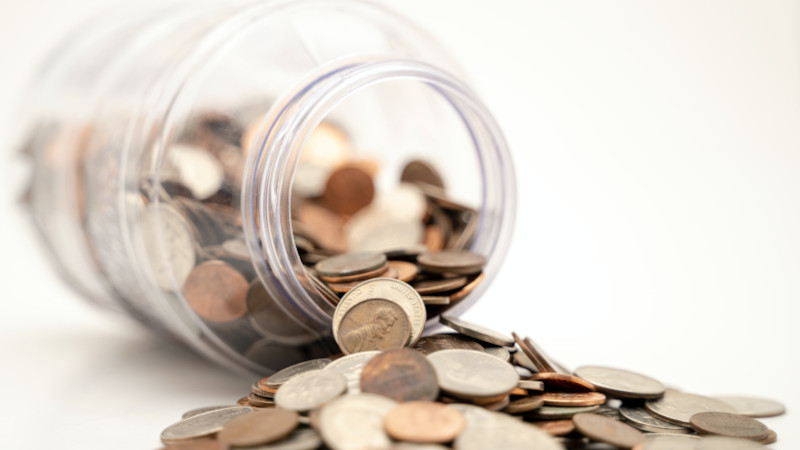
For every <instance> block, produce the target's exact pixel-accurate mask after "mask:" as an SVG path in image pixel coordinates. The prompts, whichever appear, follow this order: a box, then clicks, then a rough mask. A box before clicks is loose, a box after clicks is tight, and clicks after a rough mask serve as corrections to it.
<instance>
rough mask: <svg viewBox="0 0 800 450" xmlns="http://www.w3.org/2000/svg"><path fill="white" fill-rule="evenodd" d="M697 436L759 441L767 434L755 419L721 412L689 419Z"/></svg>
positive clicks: (767, 430) (763, 426) (708, 413)
mask: <svg viewBox="0 0 800 450" xmlns="http://www.w3.org/2000/svg"><path fill="white" fill-rule="evenodd" d="M689 423H690V424H691V426H692V428H694V429H695V431H697V432H698V433H699V434H715V435H719V436H728V437H734V438H742V439H751V440H754V441H759V440H761V439H764V438H765V437H767V435H768V434H769V429H768V428H767V426H766V425H764V424H763V423H761V422H759V421H758V420H756V419H752V418H750V417H745V416H740V415H739V414H730V413H722V412H701V413H697V414H695V415H693V416H692V417H691V418H690V419H689Z"/></svg>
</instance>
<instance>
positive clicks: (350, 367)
mask: <svg viewBox="0 0 800 450" xmlns="http://www.w3.org/2000/svg"><path fill="white" fill-rule="evenodd" d="M378 354H380V351H378V350H373V351H369V352H359V353H353V354H352V355H346V356H342V357H341V358H339V359H337V360H336V361H333V362H331V363H330V364H328V366H327V367H326V368H325V369H326V370H335V371H337V372H339V373H341V374H342V375H344V377H345V379H347V392H348V393H349V394H359V393H361V371H362V370H364V366H365V365H366V364H367V363H368V362H369V360H370V359H372V358H373V357H374V356H375V355H378Z"/></svg>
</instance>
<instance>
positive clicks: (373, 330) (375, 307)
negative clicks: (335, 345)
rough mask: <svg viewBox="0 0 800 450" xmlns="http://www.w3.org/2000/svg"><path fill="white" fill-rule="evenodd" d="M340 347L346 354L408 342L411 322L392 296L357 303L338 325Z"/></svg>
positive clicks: (399, 345) (384, 348)
mask: <svg viewBox="0 0 800 450" xmlns="http://www.w3.org/2000/svg"><path fill="white" fill-rule="evenodd" d="M338 335H339V347H340V348H341V349H342V352H344V353H345V354H351V353H358V352H363V351H369V350H387V349H390V348H400V347H403V346H405V345H406V344H407V343H408V341H409V339H410V338H411V325H410V324H409V321H408V316H407V315H406V313H405V312H404V311H403V308H401V307H400V306H398V305H397V304H396V303H394V302H391V301H389V300H383V299H373V300H367V301H365V302H362V303H359V304H357V305H355V306H354V307H353V308H352V309H350V310H349V311H348V312H347V314H345V315H344V317H343V318H342V322H341V324H340V325H339V333H338Z"/></svg>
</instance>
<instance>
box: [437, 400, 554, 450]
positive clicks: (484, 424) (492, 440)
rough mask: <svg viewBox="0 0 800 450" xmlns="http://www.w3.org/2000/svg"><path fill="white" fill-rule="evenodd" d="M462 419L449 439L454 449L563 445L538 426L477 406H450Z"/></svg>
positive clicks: (542, 449) (524, 448)
mask: <svg viewBox="0 0 800 450" xmlns="http://www.w3.org/2000/svg"><path fill="white" fill-rule="evenodd" d="M450 407H451V408H454V409H456V410H458V411H459V412H461V414H462V415H463V416H464V419H465V420H466V426H465V427H464V430H463V431H462V432H461V433H460V434H459V435H458V437H457V438H456V440H455V441H454V442H453V448H455V449H456V450H485V449H489V448H498V449H504V450H518V449H519V450H528V449H537V450H563V448H564V447H563V446H562V445H561V444H559V443H558V441H556V440H555V439H554V438H553V437H552V436H550V435H549V434H547V433H545V432H544V431H542V430H540V429H539V428H537V427H535V426H533V425H530V424H527V423H525V422H522V421H519V420H515V419H513V418H511V417H509V416H507V415H505V414H500V413H496V412H492V411H486V410H485V409H483V408H480V407H478V406H471V405H465V404H454V405H450Z"/></svg>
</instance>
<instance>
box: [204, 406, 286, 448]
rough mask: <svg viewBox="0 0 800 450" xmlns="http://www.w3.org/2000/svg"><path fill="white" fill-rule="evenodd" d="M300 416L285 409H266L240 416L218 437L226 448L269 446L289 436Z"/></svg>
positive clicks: (225, 426) (224, 428)
mask: <svg viewBox="0 0 800 450" xmlns="http://www.w3.org/2000/svg"><path fill="white" fill-rule="evenodd" d="M298 417H299V415H298V414H297V413H296V412H295V411H288V410H285V409H278V408H274V409H266V410H263V411H254V412H252V413H250V414H245V415H243V416H239V417H237V418H235V419H233V420H231V421H230V422H228V423H226V424H225V425H224V426H223V427H222V430H220V432H219V434H218V435H217V439H219V441H220V443H222V444H223V445H224V446H226V447H252V446H255V445H263V444H269V443H271V442H275V441H279V440H281V439H283V438H285V437H286V436H288V435H289V434H290V433H291V432H292V431H294V429H295V428H297V425H298Z"/></svg>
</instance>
